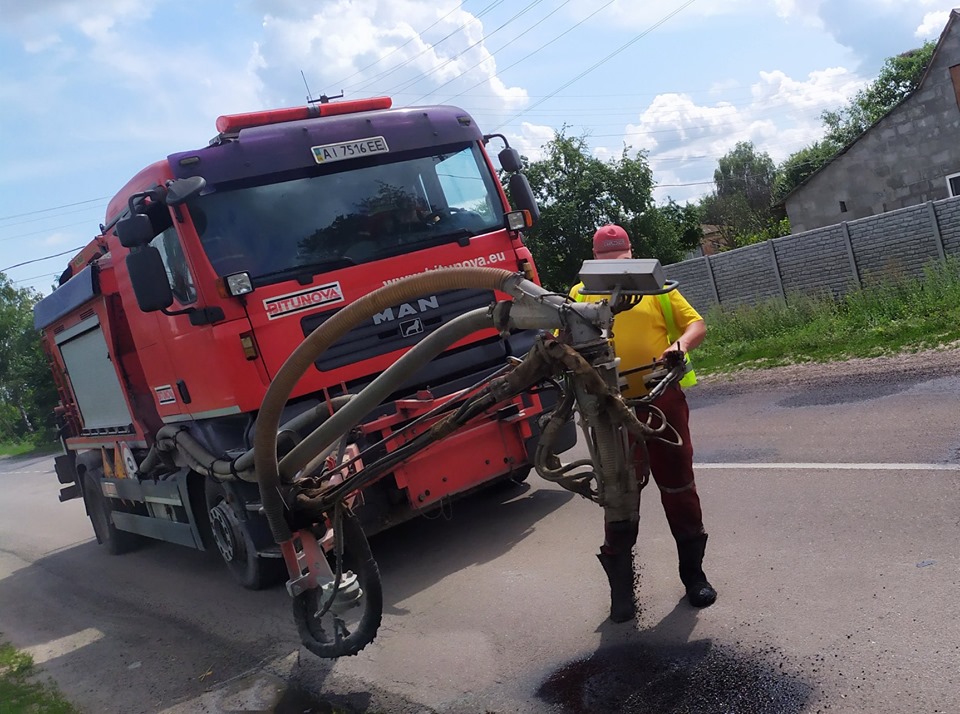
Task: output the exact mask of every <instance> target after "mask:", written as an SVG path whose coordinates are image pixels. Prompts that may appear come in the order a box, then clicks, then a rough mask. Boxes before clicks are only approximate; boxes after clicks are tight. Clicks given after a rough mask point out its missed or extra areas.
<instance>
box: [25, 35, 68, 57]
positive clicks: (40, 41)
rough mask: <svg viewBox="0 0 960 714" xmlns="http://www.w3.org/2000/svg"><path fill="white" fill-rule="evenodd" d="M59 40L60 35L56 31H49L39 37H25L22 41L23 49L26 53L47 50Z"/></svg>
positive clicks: (58, 42)
mask: <svg viewBox="0 0 960 714" xmlns="http://www.w3.org/2000/svg"><path fill="white" fill-rule="evenodd" d="M61 42H62V40H61V39H60V35H58V34H56V33H50V34H47V35H43V36H39V37H34V38H27V39H25V40H24V41H23V49H24V50H25V51H26V52H27V53H28V54H37V53H39V52H44V51H46V50H49V49H50V48H52V47H54V46H56V45H58V44H60V43H61Z"/></svg>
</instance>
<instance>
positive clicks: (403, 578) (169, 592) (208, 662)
mask: <svg viewBox="0 0 960 714" xmlns="http://www.w3.org/2000/svg"><path fill="white" fill-rule="evenodd" d="M571 497H572V495H571V494H568V493H567V492H561V491H556V490H552V489H549V488H542V489H534V488H531V487H529V486H527V485H525V484H524V485H517V484H512V485H507V484H504V485H498V486H496V487H492V488H490V489H488V490H486V491H483V492H480V493H478V494H475V495H473V496H471V497H469V498H465V499H462V500H460V501H457V502H454V503H453V504H452V506H448V507H447V509H446V510H445V511H444V512H443V514H439V513H438V514H436V516H435V517H434V518H433V519H432V520H428V519H426V518H418V519H416V520H413V521H410V522H408V523H405V524H402V525H400V526H397V527H395V528H393V529H391V530H389V531H386V532H384V533H381V534H379V535H378V536H376V537H374V538H373V539H372V547H373V550H374V555H375V557H376V558H377V560H378V562H379V564H380V568H381V571H382V574H383V580H384V596H385V597H384V605H385V611H386V612H388V613H389V612H393V611H395V603H397V602H399V601H401V600H404V599H406V598H409V597H410V596H411V595H414V594H416V593H417V592H419V591H420V590H423V589H424V588H427V587H430V586H431V585H433V584H435V583H437V582H439V581H440V580H442V579H443V578H444V577H445V576H447V575H449V574H451V573H455V572H457V571H458V570H461V569H463V568H466V567H468V566H470V565H475V564H479V563H485V562H488V561H490V560H492V559H495V558H497V557H498V556H500V555H502V554H504V553H506V552H508V551H509V550H510V549H511V548H512V547H513V546H514V545H515V544H517V543H519V542H520V541H521V540H523V539H524V538H526V537H527V536H528V535H529V534H531V533H532V532H533V531H534V529H535V527H536V523H537V522H538V521H539V520H540V519H541V518H543V517H544V516H545V515H547V514H549V513H550V512H552V511H554V510H555V509H557V508H559V507H560V506H562V505H563V504H564V503H566V502H567V501H569V500H570V498H571ZM57 505H59V504H54V507H56V506H57ZM3 548H4V544H0V565H2V566H3V567H2V569H0V572H8V573H9V574H8V575H7V576H6V577H3V578H2V579H0V610H2V612H0V630H3V629H6V634H7V635H8V636H9V637H10V638H11V639H13V640H14V641H15V642H16V643H17V644H18V645H19V646H21V647H36V648H39V650H40V651H45V652H46V654H44V655H43V656H42V657H41V660H42V661H44V662H45V664H44V666H45V667H46V668H47V670H48V671H49V672H50V673H51V674H53V675H54V676H55V677H56V678H57V679H58V680H62V681H64V682H65V683H66V685H67V687H66V689H67V691H81V692H83V691H86V692H87V695H86V696H85V697H84V698H83V699H84V702H85V706H86V707H87V708H89V709H90V710H91V711H96V710H103V711H109V710H120V709H122V710H123V711H129V712H135V711H145V712H148V711H160V710H163V709H164V708H166V707H168V706H171V705H174V704H177V703H178V702H181V703H182V702H186V701H190V700H192V699H193V698H194V697H197V696H200V695H202V694H203V693H204V692H206V691H208V690H210V689H211V687H216V686H218V685H220V684H222V683H224V682H226V681H227V680H230V679H232V678H234V677H237V676H240V675H242V674H243V673H245V672H249V671H250V670H251V669H254V668H260V667H262V666H263V664H264V663H265V662H268V661H270V660H274V659H277V658H280V657H283V656H285V655H289V654H290V653H291V652H296V651H297V650H298V648H299V641H298V637H297V633H296V629H295V626H294V623H293V619H292V617H291V614H290V599H289V597H288V596H287V594H286V592H285V591H284V590H283V588H282V587H277V588H273V589H270V590H267V591H260V592H251V591H244V590H242V589H241V588H239V586H237V585H235V584H234V583H233V581H232V580H231V578H230V576H229V574H228V573H227V571H226V569H225V568H224V566H223V564H222V562H220V559H219V554H216V553H210V552H198V551H194V550H189V549H186V548H182V547H179V546H176V545H172V544H168V543H163V542H157V541H148V542H147V543H145V545H144V546H143V547H142V548H141V549H139V550H137V551H135V552H132V553H127V554H125V555H122V556H119V557H111V556H110V555H108V554H107V553H106V551H105V549H103V548H101V547H100V546H98V545H97V544H96V542H95V541H93V540H92V530H91V540H89V541H86V542H83V543H81V544H77V545H72V546H68V547H66V548H63V549H61V550H57V551H54V552H51V553H50V554H48V555H46V556H44V557H41V558H39V559H38V560H36V561H34V562H33V563H25V562H24V561H23V560H20V558H19V557H18V556H16V555H15V554H14V553H12V552H11V551H4V550H3ZM107 666H109V669H110V671H111V673H112V674H111V684H110V685H109V687H108V686H105V685H104V680H103V672H104V667H107ZM310 670H311V679H312V683H313V684H316V683H317V678H318V675H319V679H320V680H321V681H322V680H325V679H326V677H327V676H328V675H329V674H330V672H331V670H332V665H331V664H330V663H329V662H322V661H319V660H313V659H311V661H310ZM294 679H296V675H295V674H294ZM134 692H135V694H133V693H134ZM344 703H346V702H344ZM357 703H358V702H357V701H356V698H354V699H353V700H352V701H351V702H350V705H351V706H356V705H357ZM104 707H105V708H104ZM117 707H119V708H120V709H118V708H117ZM360 711H363V709H362V708H361V709H360Z"/></svg>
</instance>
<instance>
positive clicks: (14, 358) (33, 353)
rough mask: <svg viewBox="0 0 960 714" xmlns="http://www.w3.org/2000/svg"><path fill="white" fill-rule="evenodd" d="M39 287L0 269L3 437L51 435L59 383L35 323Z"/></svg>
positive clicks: (0, 426)
mask: <svg viewBox="0 0 960 714" xmlns="http://www.w3.org/2000/svg"><path fill="white" fill-rule="evenodd" d="M39 299H40V295H39V293H37V292H36V291H34V290H30V289H28V288H17V287H16V285H14V283H13V282H12V281H11V280H10V279H9V278H7V276H6V275H4V274H3V273H0V440H5V441H20V440H24V439H31V438H37V437H45V436H49V435H51V433H52V426H53V424H52V411H53V407H54V405H55V404H56V401H57V395H56V388H55V387H54V385H53V379H52V377H51V376H50V370H49V368H48V367H47V363H46V359H45V358H44V356H43V352H42V350H41V349H40V340H39V337H38V335H37V333H36V331H35V330H34V329H33V306H34V304H35V303H36V302H37V300H39Z"/></svg>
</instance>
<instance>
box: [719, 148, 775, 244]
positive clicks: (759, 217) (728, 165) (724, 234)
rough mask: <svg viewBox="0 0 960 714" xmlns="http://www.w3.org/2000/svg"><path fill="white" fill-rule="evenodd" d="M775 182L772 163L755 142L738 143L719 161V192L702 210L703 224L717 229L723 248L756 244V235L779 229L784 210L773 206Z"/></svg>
mask: <svg viewBox="0 0 960 714" xmlns="http://www.w3.org/2000/svg"><path fill="white" fill-rule="evenodd" d="M776 179H777V168H776V164H774V163H773V159H771V158H770V155H769V154H767V153H766V152H765V151H760V152H758V151H757V149H756V147H755V146H754V145H753V142H750V141H741V142H738V143H737V145H736V146H734V147H733V149H731V150H730V151H728V152H727V153H726V154H724V155H723V156H722V157H720V159H719V161H718V162H717V169H716V171H714V172H713V182H714V185H715V186H716V189H715V190H714V192H713V193H712V194H710V195H709V196H706V197H704V198H703V200H702V201H701V203H700V208H701V211H702V213H703V216H704V220H705V221H706V222H707V223H710V224H713V225H715V226H717V229H718V230H719V233H720V238H721V241H722V244H723V247H724V248H726V249H732V248H737V247H739V246H741V245H747V244H749V243H753V242H756V240H755V237H756V236H757V235H765V234H768V233H769V232H771V227H774V226H778V225H780V222H781V221H782V219H783V218H784V216H783V210H782V209H781V208H778V207H776V206H774V204H773V192H774V185H775V183H776ZM773 232H775V230H774V231H773Z"/></svg>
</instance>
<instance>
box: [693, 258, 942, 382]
mask: <svg viewBox="0 0 960 714" xmlns="http://www.w3.org/2000/svg"><path fill="white" fill-rule="evenodd" d="M705 317H706V322H707V339H706V341H705V342H704V343H703V345H702V346H701V347H700V348H699V349H698V350H697V352H696V356H695V360H694V361H695V364H696V367H697V370H698V372H702V373H704V374H708V373H720V372H729V371H732V370H734V369H742V368H745V367H746V368H757V369H761V368H764V367H776V366H780V365H785V364H796V363H803V362H830V361H836V360H843V359H849V358H851V357H877V356H881V355H889V354H895V353H898V352H904V351H917V350H921V349H929V348H932V347H937V346H939V345H943V344H946V343H951V342H956V341H957V340H960V260H957V259H953V258H951V259H950V260H948V261H947V262H946V263H935V264H931V265H930V266H928V267H927V268H926V269H925V271H924V275H923V277H922V279H917V278H901V279H889V278H888V279H885V280H874V281H871V282H870V284H869V285H867V286H866V287H864V288H862V289H860V290H856V291H854V292H851V293H849V294H847V295H846V296H845V297H843V298H842V299H840V300H834V299H833V298H832V297H830V296H822V297H809V296H791V298H790V299H789V300H788V301H787V302H786V303H784V302H783V301H782V300H773V301H769V302H766V303H763V304H760V305H757V306H741V307H738V308H732V309H724V308H715V309H714V310H712V311H711V312H710V313H708V314H707V315H706V316H705Z"/></svg>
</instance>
